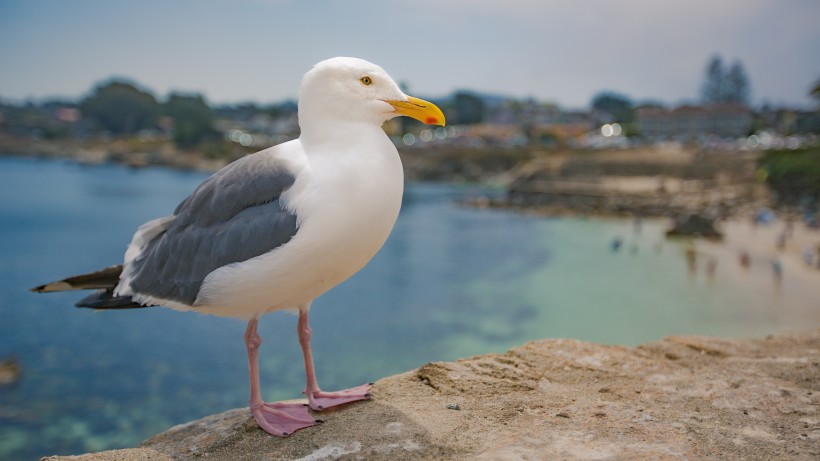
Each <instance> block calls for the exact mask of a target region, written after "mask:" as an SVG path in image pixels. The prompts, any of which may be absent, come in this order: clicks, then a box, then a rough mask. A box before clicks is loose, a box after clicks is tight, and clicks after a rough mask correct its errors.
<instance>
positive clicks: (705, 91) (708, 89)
mask: <svg viewBox="0 0 820 461" xmlns="http://www.w3.org/2000/svg"><path fill="white" fill-rule="evenodd" d="M723 74H724V71H723V59H722V58H721V57H720V56H718V55H715V56H712V58H711V59H710V60H709V63H708V64H707V65H706V75H705V77H704V80H703V85H702V86H701V88H700V98H701V100H702V101H703V103H704V104H720V103H722V102H723V93H724V91H725V90H724V88H723V83H724V79H723Z"/></svg>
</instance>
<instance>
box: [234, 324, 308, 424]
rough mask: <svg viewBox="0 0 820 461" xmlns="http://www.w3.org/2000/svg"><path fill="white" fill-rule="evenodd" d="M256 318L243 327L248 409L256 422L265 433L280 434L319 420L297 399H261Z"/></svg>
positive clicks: (260, 341)
mask: <svg viewBox="0 0 820 461" xmlns="http://www.w3.org/2000/svg"><path fill="white" fill-rule="evenodd" d="M258 323H259V322H258V319H256V318H254V319H253V320H251V321H249V322H248V328H247V329H246V330H245V346H247V348H248V368H249V369H250V381H251V397H250V400H249V402H248V403H249V404H250V407H251V413H253V417H254V419H256V422H257V423H258V424H259V426H260V427H261V428H262V429H264V430H265V431H266V432H268V433H269V434H273V435H276V436H279V437H284V436H287V435H290V434H292V433H293V432H295V431H298V430H299V429H303V428H306V427H310V426H313V425H315V424H317V423H319V422H321V421H319V420H317V419H313V417H312V416H310V413H308V410H307V408H306V407H305V406H304V405H303V404H301V403H265V402H264V401H262V395H261V393H260V391H259V346H261V345H262V338H261V337H260V336H259V334H258V333H257V332H256V326H257V324H258Z"/></svg>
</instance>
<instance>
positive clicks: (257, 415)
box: [251, 402, 322, 437]
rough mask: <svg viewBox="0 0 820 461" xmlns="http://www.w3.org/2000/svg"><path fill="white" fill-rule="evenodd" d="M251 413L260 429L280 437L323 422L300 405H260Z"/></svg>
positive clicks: (252, 408)
mask: <svg viewBox="0 0 820 461" xmlns="http://www.w3.org/2000/svg"><path fill="white" fill-rule="evenodd" d="M251 413H253V417H254V419H256V422H257V423H258V424H259V427H261V428H262V429H264V430H265V432H267V433H269V434H272V435H275V436H278V437H287V436H289V435H290V434H293V433H294V432H296V431H298V430H299V429H304V428H306V427H310V426H315V425H316V424H319V423H321V422H322V421H321V420H318V419H315V418H313V416H311V415H310V413H308V410H307V408H305V407H304V406H303V405H301V404H299V403H279V402H277V403H260V404H257V405H253V406H252V407H251Z"/></svg>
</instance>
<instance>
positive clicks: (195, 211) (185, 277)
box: [131, 153, 297, 305]
mask: <svg viewBox="0 0 820 461" xmlns="http://www.w3.org/2000/svg"><path fill="white" fill-rule="evenodd" d="M295 180H296V177H295V174H294V173H293V172H292V171H290V170H289V169H288V168H287V165H286V164H285V162H283V161H282V160H277V159H275V158H273V157H272V156H271V155H269V154H265V153H257V154H252V155H249V156H246V157H243V158H241V159H239V160H237V161H235V162H233V163H231V164H230V165H228V166H226V167H225V168H223V169H222V170H220V171H218V172H217V173H215V174H214V175H213V176H211V177H210V178H208V179H207V180H205V181H204V182H203V183H202V184H200V185H199V187H197V188H196V190H195V191H194V192H193V193H192V194H191V195H190V196H188V198H186V199H185V200H183V201H182V203H180V204H179V206H177V208H176V210H175V211H174V216H175V218H174V219H173V221H172V222H171V223H170V224H169V226H168V228H167V229H166V230H165V231H164V232H161V233H159V234H158V235H157V236H155V237H154V238H153V239H151V241H150V242H149V243H148V244H147V245H146V247H145V248H144V250H143V251H142V253H141V254H140V255H139V256H138V257H137V258H136V259H135V260H134V261H133V263H132V265H133V268H132V270H133V272H132V273H133V274H134V275H133V278H132V279H131V289H132V290H133V291H134V292H135V293H140V294H145V295H150V296H153V297H155V298H161V299H169V300H173V301H178V302H183V303H185V304H188V305H193V304H194V301H195V300H196V297H197V294H198V293H199V289H200V287H201V286H202V282H203V281H204V280H205V277H206V276H207V275H208V274H209V273H211V272H213V271H214V270H216V269H218V268H220V267H222V266H226V265H228V264H231V263H236V262H241V261H246V260H248V259H251V258H254V257H256V256H260V255H262V254H265V253H267V252H269V251H271V250H273V249H274V248H276V247H278V246H281V245H284V244H285V243H287V242H288V241H290V239H291V238H293V236H294V235H296V231H297V224H296V215H295V214H294V213H291V212H289V211H287V210H285V209H284V208H283V206H282V204H281V203H280V197H281V195H282V193H283V192H284V191H286V190H287V189H289V188H290V187H291V186H292V185H293V183H294V181H295Z"/></svg>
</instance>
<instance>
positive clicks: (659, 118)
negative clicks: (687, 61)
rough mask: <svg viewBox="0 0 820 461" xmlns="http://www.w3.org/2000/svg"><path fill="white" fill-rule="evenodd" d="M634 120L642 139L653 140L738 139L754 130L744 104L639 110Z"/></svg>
mask: <svg viewBox="0 0 820 461" xmlns="http://www.w3.org/2000/svg"><path fill="white" fill-rule="evenodd" d="M635 120H636V123H637V126H638V131H639V132H640V134H641V136H642V137H643V138H645V139H647V140H650V141H666V140H675V141H681V142H689V141H695V140H698V139H699V138H702V137H704V136H717V137H720V138H739V137H744V136H747V135H748V134H749V132H750V131H751V128H752V111H751V109H749V108H748V107H746V106H744V105H741V104H721V105H710V106H681V107H678V108H675V109H666V108H663V107H639V108H637V109H636V111H635Z"/></svg>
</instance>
